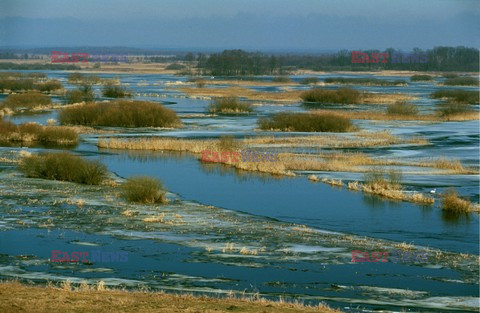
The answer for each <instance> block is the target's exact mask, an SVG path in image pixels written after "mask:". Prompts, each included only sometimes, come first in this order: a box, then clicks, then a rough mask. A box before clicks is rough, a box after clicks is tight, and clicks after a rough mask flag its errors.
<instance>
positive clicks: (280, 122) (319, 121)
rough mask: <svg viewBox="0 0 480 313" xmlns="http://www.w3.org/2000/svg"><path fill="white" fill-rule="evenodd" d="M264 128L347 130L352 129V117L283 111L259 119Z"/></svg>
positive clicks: (301, 130)
mask: <svg viewBox="0 0 480 313" xmlns="http://www.w3.org/2000/svg"><path fill="white" fill-rule="evenodd" d="M259 126H260V128H261V129H264V130H272V129H279V130H281V131H300V132H346V131H349V130H351V129H352V122H351V121H350V119H348V118H345V117H342V116H338V115H336V114H333V113H321V114H314V113H287V112H281V113H277V114H275V115H273V116H272V117H270V118H264V119H260V120H259Z"/></svg>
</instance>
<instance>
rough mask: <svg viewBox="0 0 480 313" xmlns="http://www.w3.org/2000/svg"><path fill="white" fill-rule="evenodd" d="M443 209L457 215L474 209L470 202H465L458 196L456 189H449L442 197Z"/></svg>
mask: <svg viewBox="0 0 480 313" xmlns="http://www.w3.org/2000/svg"><path fill="white" fill-rule="evenodd" d="M441 198H442V209H443V210H446V211H453V212H457V213H462V212H470V211H472V210H473V209H474V206H473V204H472V203H471V202H470V201H467V200H464V199H462V198H460V197H459V196H458V193H457V191H456V190H455V189H448V190H446V191H445V192H444V193H443V194H442V195H441Z"/></svg>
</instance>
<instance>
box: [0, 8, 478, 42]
mask: <svg viewBox="0 0 480 313" xmlns="http://www.w3.org/2000/svg"><path fill="white" fill-rule="evenodd" d="M479 20H480V1H478V0H471V1H470V0H421V1H419V0H397V1H392V0H364V1H359V0H238V1H237V0H159V1H153V0H134V1H128V0H75V1H65V0H64V1H61V0H42V1H35V0H1V1H0V45H33V46H42V45H44V46H49V45H60V46H61V45H65V46H72V45H73V46H74V45H102V46H106V45H122V46H132V47H133V46H152V47H165V48H182V47H205V48H207V47H213V48H222V47H224V48H235V47H239V48H249V49H255V48H257V49H268V48H272V49H275V48H278V49H289V48H291V49H318V50H322V49H340V48H345V49H349V48H352V49H353V48H363V49H366V48H386V47H397V48H400V47H403V48H405V49H409V48H412V47H421V48H422V47H423V48H428V47H432V46H438V45H466V46H474V47H478V46H479V38H480V37H479V26H480V25H479V22H478V21H479Z"/></svg>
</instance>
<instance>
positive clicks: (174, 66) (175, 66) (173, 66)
mask: <svg viewBox="0 0 480 313" xmlns="http://www.w3.org/2000/svg"><path fill="white" fill-rule="evenodd" d="M184 68H185V65H183V64H179V63H172V64H169V65H167V67H165V69H166V70H183V69H184Z"/></svg>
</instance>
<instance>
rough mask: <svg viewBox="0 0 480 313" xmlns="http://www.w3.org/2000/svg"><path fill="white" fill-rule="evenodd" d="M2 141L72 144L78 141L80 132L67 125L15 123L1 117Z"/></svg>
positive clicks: (0, 132)
mask: <svg viewBox="0 0 480 313" xmlns="http://www.w3.org/2000/svg"><path fill="white" fill-rule="evenodd" d="M0 141H1V142H25V143H30V142H38V143H42V144H51V143H54V144H59V145H72V144H75V143H77V141H78V134H77V132H76V131H75V130H73V129H70V128H66V127H60V126H42V125H39V124H36V123H25V124H20V125H15V124H13V123H11V122H8V121H4V120H2V119H0Z"/></svg>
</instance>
